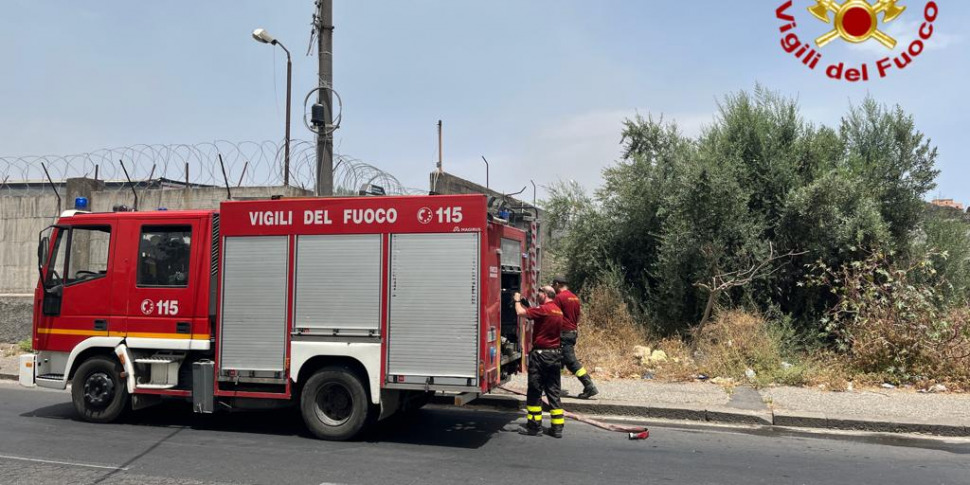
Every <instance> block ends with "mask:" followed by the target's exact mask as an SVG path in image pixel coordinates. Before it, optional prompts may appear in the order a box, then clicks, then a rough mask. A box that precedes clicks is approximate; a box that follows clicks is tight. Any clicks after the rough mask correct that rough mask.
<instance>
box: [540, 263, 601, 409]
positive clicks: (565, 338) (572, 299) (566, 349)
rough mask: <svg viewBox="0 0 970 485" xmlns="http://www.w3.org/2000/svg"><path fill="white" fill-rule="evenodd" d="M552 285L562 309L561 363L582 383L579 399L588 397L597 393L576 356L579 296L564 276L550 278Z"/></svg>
mask: <svg viewBox="0 0 970 485" xmlns="http://www.w3.org/2000/svg"><path fill="white" fill-rule="evenodd" d="M552 287H553V288H554V289H555V290H556V300H555V301H556V306H558V307H559V309H560V310H562V359H563V364H565V366H566V368H567V369H569V372H572V373H573V375H575V376H576V377H578V378H579V382H582V383H583V392H581V393H580V394H579V395H578V396H576V397H577V398H579V399H589V398H591V397H593V396H595V395H597V394H599V393H600V392H599V390H598V389H596V384H593V379H592V378H591V377H589V374H588V373H587V372H586V368H585V367H583V364H581V363H580V362H579V359H578V358H576V340H578V339H579V332H578V330H579V314H580V303H579V297H577V296H576V295H575V294H573V292H571V291H569V286H568V285H567V283H566V278H565V277H563V276H556V277H555V278H553V279H552Z"/></svg>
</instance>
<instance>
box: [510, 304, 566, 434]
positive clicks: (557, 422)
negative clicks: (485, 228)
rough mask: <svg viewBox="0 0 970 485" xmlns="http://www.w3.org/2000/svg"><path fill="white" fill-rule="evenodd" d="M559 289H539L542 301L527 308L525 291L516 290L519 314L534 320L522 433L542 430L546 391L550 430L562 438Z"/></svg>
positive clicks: (563, 420)
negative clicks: (524, 421)
mask: <svg viewBox="0 0 970 485" xmlns="http://www.w3.org/2000/svg"><path fill="white" fill-rule="evenodd" d="M555 297H556V291H555V290H553V289H552V287H550V286H546V287H543V288H542V289H541V290H539V300H538V303H539V305H538V306H536V307H532V308H529V309H526V308H525V307H524V306H523V305H522V295H521V294H520V293H515V294H514V295H512V300H513V301H515V313H516V315H519V316H523V317H527V318H529V319H530V320H532V352H530V353H529V391H528V393H527V395H526V396H527V397H526V401H525V404H526V408H527V410H528V413H529V414H528V416H526V423H525V426H524V427H523V428H522V429H521V431H520V433H522V434H525V435H528V436H537V435H539V434H540V433H542V394H543V393H545V395H546V399H547V400H548V401H549V416H550V423H551V424H552V427H551V428H549V431H548V432H547V433H548V434H549V435H550V436H552V437H554V438H562V429H563V426H565V424H566V419H565V415H564V413H563V409H562V401H561V400H560V398H559V389H560V373H561V372H562V350H561V349H560V348H559V339H560V335H561V333H562V311H560V310H559V307H557V306H556V303H555V302H554V301H553V299H554V298H555Z"/></svg>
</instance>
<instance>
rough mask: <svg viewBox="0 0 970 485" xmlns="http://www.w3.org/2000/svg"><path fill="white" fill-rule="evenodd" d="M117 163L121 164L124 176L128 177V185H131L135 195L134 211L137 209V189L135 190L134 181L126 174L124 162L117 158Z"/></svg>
mask: <svg viewBox="0 0 970 485" xmlns="http://www.w3.org/2000/svg"><path fill="white" fill-rule="evenodd" d="M118 163H120V164H121V169H122V170H124V172H125V178H126V179H128V186H129V187H131V193H132V194H134V195H135V206H134V209H135V211H137V210H138V191H137V190H135V183H134V182H132V181H131V177H130V176H129V175H128V169H127V168H125V162H124V161H123V160H121V159H119V160H118Z"/></svg>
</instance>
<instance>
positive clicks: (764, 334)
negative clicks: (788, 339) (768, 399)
mask: <svg viewBox="0 0 970 485" xmlns="http://www.w3.org/2000/svg"><path fill="white" fill-rule="evenodd" d="M784 340H785V338H784V332H782V331H781V330H779V329H777V328H774V327H773V326H772V325H771V324H770V323H769V322H767V321H765V319H764V318H762V317H761V316H759V315H756V314H752V313H746V312H742V311H737V310H731V311H727V312H724V313H722V314H720V315H718V317H717V318H716V319H715V320H714V321H713V322H711V323H710V324H709V325H707V326H706V327H705V328H704V330H703V331H702V332H701V333H700V334H699V335H696V336H695V348H696V353H695V356H696V358H697V359H696V360H697V364H698V369H699V370H700V371H701V372H703V373H705V374H707V375H709V376H711V377H728V378H732V379H735V380H737V381H750V382H751V383H752V384H754V385H757V386H767V385H770V384H786V385H802V384H804V383H806V382H807V374H808V370H809V369H808V366H807V365H805V364H804V363H802V362H801V359H799V360H797V361H796V359H793V358H791V357H790V356H787V355H786V351H785V342H784ZM750 371H754V373H755V375H754V377H753V378H752V377H750V376H749V375H748V374H749V373H750Z"/></svg>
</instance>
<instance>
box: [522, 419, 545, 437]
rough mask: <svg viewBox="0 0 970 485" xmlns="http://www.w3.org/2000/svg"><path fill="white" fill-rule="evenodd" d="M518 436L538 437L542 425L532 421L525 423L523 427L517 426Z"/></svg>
mask: <svg viewBox="0 0 970 485" xmlns="http://www.w3.org/2000/svg"><path fill="white" fill-rule="evenodd" d="M519 434H521V435H525V436H539V435H540V434H542V424H540V423H537V422H535V421H532V420H531V419H530V420H529V421H526V423H525V426H519Z"/></svg>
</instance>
